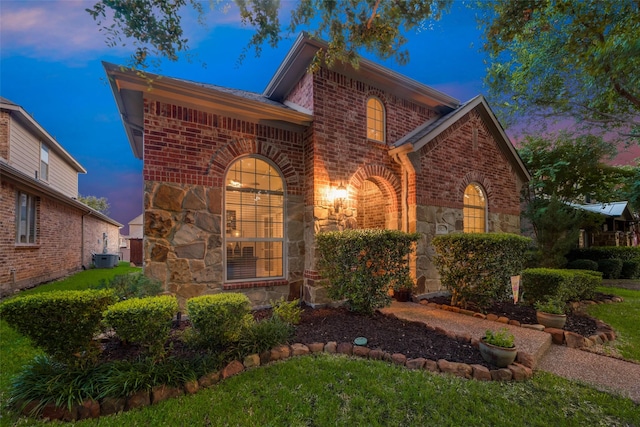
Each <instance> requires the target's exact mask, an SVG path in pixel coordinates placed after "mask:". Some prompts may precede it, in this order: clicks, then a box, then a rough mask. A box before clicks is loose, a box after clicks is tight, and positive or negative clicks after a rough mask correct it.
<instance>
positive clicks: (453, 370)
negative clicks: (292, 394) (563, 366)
mask: <svg viewBox="0 0 640 427" xmlns="http://www.w3.org/2000/svg"><path fill="white" fill-rule="evenodd" d="M437 332H440V333H442V331H439V330H438V331H437ZM446 335H447V336H449V337H450V338H451V337H452V335H451V334H450V333H447V334H446ZM453 338H455V339H458V340H460V341H463V342H469V343H471V345H472V346H474V347H476V348H477V347H478V340H474V339H471V338H470V337H466V336H453ZM318 353H327V354H343V355H349V356H357V357H361V358H367V359H371V360H383V361H386V362H390V363H393V364H396V365H401V366H405V367H406V368H407V369H413V370H417V369H423V370H425V371H429V372H434V373H443V374H452V375H455V376H458V377H462V378H466V379H474V380H478V381H525V380H528V379H530V378H531V377H532V376H533V369H531V368H530V367H528V366H525V364H524V363H513V364H511V365H509V366H508V367H506V368H500V369H492V370H490V369H489V368H487V367H485V366H482V365H477V364H473V365H468V364H466V363H459V362H449V361H448V360H445V359H439V360H437V361H435V360H431V359H425V358H422V357H419V358H416V359H408V358H407V357H406V356H405V355H403V354H401V353H394V354H391V353H388V352H385V351H383V350H380V349H374V350H371V349H370V348H368V347H364V346H358V345H354V344H352V343H347V342H340V343H338V342H336V341H330V342H328V343H319V342H318V343H312V344H308V345H305V344H301V343H295V344H291V345H281V346H278V347H275V348H273V349H271V350H270V351H265V352H263V353H261V354H251V355H249V356H246V357H245V358H244V360H243V361H242V362H240V361H239V360H233V361H231V362H230V363H228V364H227V365H226V366H225V367H224V368H222V369H221V370H220V371H215V372H211V373H209V374H205V375H203V376H202V377H200V378H199V379H198V380H197V381H196V380H194V381H190V382H188V383H185V384H184V385H183V386H182V387H172V386H167V385H161V386H156V387H153V388H152V389H151V390H140V391H138V392H136V393H133V394H131V395H129V396H127V397H120V398H115V397H106V398H104V399H102V400H100V401H99V402H98V401H95V400H87V401H84V402H82V403H80V404H77V405H74V406H73V407H72V408H71V409H69V408H67V407H59V406H56V405H54V404H47V405H45V406H44V407H43V408H42V410H41V411H40V413H39V416H38V418H40V419H44V420H49V421H53V420H58V421H67V422H72V421H80V420H83V419H89V418H99V417H101V416H106V415H112V414H117V413H121V412H126V411H129V410H132V409H137V408H143V407H146V406H151V405H154V404H156V403H160V402H162V401H165V400H167V399H171V398H174V397H179V396H182V395H191V394H195V393H197V392H198V391H199V390H200V389H205V388H210V387H212V386H214V385H215V384H217V383H219V382H220V381H222V380H224V379H226V378H229V377H232V376H234V375H237V374H239V373H241V372H243V371H245V370H247V369H251V368H256V367H259V366H264V365H267V364H269V363H271V362H276V361H280V360H286V359H289V358H291V357H294V356H305V355H312V354H318ZM518 357H520V353H518ZM525 360H526V358H525ZM38 404H39V402H30V403H28V404H27V405H26V406H25V407H24V408H23V409H22V411H21V413H22V415H25V416H33V414H32V413H31V412H33V411H34V410H35V409H36V408H37V406H38Z"/></svg>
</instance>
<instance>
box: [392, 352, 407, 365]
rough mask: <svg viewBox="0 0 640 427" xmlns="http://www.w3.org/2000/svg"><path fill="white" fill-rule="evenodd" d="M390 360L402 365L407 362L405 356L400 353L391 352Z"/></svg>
mask: <svg viewBox="0 0 640 427" xmlns="http://www.w3.org/2000/svg"><path fill="white" fill-rule="evenodd" d="M391 361H392V362H393V363H395V364H396V365H404V364H405V363H406V362H407V356H405V355H404V354H401V353H393V354H392V355H391Z"/></svg>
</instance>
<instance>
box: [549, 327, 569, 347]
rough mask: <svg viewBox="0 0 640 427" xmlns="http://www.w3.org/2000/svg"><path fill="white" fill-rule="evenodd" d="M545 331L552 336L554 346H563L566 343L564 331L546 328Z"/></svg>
mask: <svg viewBox="0 0 640 427" xmlns="http://www.w3.org/2000/svg"><path fill="white" fill-rule="evenodd" d="M544 331H545V332H546V333H548V334H551V341H552V342H553V343H554V344H557V345H562V343H564V330H562V329H557V328H544Z"/></svg>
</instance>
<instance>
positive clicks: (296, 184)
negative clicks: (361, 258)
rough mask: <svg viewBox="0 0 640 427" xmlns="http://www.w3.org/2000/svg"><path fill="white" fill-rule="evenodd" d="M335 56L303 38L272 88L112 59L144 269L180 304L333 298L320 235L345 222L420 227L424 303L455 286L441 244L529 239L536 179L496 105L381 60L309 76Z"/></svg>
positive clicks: (418, 267)
mask: <svg viewBox="0 0 640 427" xmlns="http://www.w3.org/2000/svg"><path fill="white" fill-rule="evenodd" d="M322 46H323V44H322V43H321V42H318V41H315V40H312V39H309V38H307V37H306V36H304V35H301V36H300V37H299V38H298V39H297V40H296V42H295V44H294V45H293V47H292V48H291V50H290V52H289V53H288V55H287V56H286V58H285V59H284V61H283V62H282V64H281V65H280V67H279V68H278V70H277V72H276V74H275V75H274V76H273V78H272V79H271V81H270V82H269V84H268V86H267V88H266V90H265V92H264V93H263V94H256V93H250V92H245V91H242V90H235V89H229V88H224V87H219V86H214V85H209V84H203V83H195V82H191V81H186V80H181V79H175V78H169V77H158V76H151V77H152V78H151V79H150V80H149V79H145V78H144V77H141V76H140V74H139V73H137V72H134V71H129V70H126V69H123V68H121V67H119V66H116V65H112V64H106V63H105V64H104V66H105V69H106V72H107V75H108V77H109V81H110V83H111V87H112V90H113V93H114V96H115V100H116V103H117V106H118V109H119V112H120V114H121V117H122V118H123V123H124V127H125V130H126V133H127V136H128V138H129V141H130V144H131V148H132V150H133V153H134V155H135V156H136V157H138V158H140V159H144V166H143V178H144V193H145V194H144V258H145V260H144V271H145V274H146V275H148V276H150V277H153V278H156V279H159V280H160V281H162V282H163V283H164V285H165V287H166V289H167V290H169V291H171V292H174V293H176V294H177V295H178V296H179V297H180V298H181V300H183V301H184V299H186V298H189V297H192V296H196V295H202V294H208V293H216V292H221V291H237V292H244V293H246V294H247V295H248V296H249V298H250V299H251V301H252V303H253V304H254V305H263V304H268V303H269V300H275V299H277V298H279V297H280V296H285V297H287V296H288V297H290V298H293V297H298V296H301V297H302V298H303V299H304V300H305V301H307V302H309V303H311V304H320V303H325V302H327V301H328V299H327V297H326V291H325V289H324V287H323V286H322V281H321V280H320V279H321V278H320V275H319V273H318V271H317V270H316V254H315V250H314V248H315V243H314V242H315V235H316V233H319V232H322V231H327V230H342V229H346V228H387V229H398V230H405V231H411V232H413V231H416V232H419V233H421V234H422V235H423V238H422V239H421V240H420V241H419V242H418V246H417V251H416V254H415V256H413V257H412V259H411V269H412V274H413V275H414V277H415V278H416V281H417V285H418V292H419V293H425V292H429V291H435V290H438V289H440V286H441V285H440V281H439V276H438V274H437V271H436V269H435V267H434V265H433V262H432V259H433V256H434V249H433V246H432V245H431V244H430V242H431V239H432V238H433V237H434V236H435V235H436V234H446V233H452V232H462V231H466V232H484V231H491V232H493V231H496V232H498V231H501V232H512V233H519V231H520V207H519V203H520V188H521V186H522V185H523V183H525V182H527V181H528V180H529V178H530V176H529V173H528V172H527V170H526V168H525V166H524V165H523V163H522V161H521V159H520V158H519V156H518V154H517V153H516V150H515V149H514V147H513V145H512V144H511V142H510V141H509V139H508V137H507V136H506V134H505V132H504V130H503V129H502V127H501V125H500V123H498V121H497V119H496V117H495V116H494V114H493V112H492V111H491V109H490V108H489V105H488V104H487V102H486V101H485V99H484V98H483V97H481V96H478V97H476V98H473V99H472V100H470V101H468V102H466V103H464V104H461V103H460V102H459V101H458V100H456V99H454V98H452V97H451V96H448V95H446V94H444V93H441V92H439V91H437V90H435V89H432V88H430V87H428V86H425V85H423V84H422V83H419V82H416V81H414V80H411V79H409V78H407V77H405V76H402V75H400V74H398V73H396V72H394V71H391V70H388V69H386V68H383V67H381V66H379V65H377V64H374V63H372V62H370V61H367V60H361V61H360V66H359V68H358V69H357V70H356V69H353V68H352V67H350V66H347V65H340V66H336V67H335V68H333V69H330V70H329V69H326V68H321V69H320V70H319V71H317V72H314V73H311V72H308V67H309V64H310V63H311V61H312V58H313V57H314V55H315V53H316V51H317V50H318V49H319V48H321V47H322ZM150 81H151V82H152V83H151V85H150V83H149V82H150Z"/></svg>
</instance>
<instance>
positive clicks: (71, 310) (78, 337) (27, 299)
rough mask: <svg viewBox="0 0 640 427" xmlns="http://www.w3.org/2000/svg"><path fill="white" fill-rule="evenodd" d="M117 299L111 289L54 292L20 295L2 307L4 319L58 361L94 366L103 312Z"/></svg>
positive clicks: (1, 315) (1, 313)
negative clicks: (91, 364)
mask: <svg viewBox="0 0 640 427" xmlns="http://www.w3.org/2000/svg"><path fill="white" fill-rule="evenodd" d="M116 300H117V298H116V296H115V294H114V293H113V292H112V291H109V290H86V291H53V292H44V293H40V294H31V295H24V296H18V297H16V298H12V299H10V300H8V301H5V302H4V303H2V304H1V305H0V318H2V319H3V320H6V321H7V323H9V325H10V326H11V327H13V328H14V329H16V330H17V331H18V332H20V333H21V334H23V335H25V336H27V337H29V338H30V339H31V340H32V341H33V343H34V344H35V345H36V346H38V347H40V348H41V349H43V350H44V351H45V352H46V353H47V354H48V355H49V356H51V357H52V358H53V359H54V360H55V361H57V362H62V363H65V364H69V365H86V364H90V363H92V362H93V361H94V360H95V358H96V356H97V354H98V351H99V349H98V348H97V344H96V343H95V342H94V341H93V337H94V335H95V334H96V333H98V332H99V331H100V326H101V320H102V313H103V311H104V310H105V309H106V308H107V307H108V306H109V305H111V304H113V303H114V302H116Z"/></svg>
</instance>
